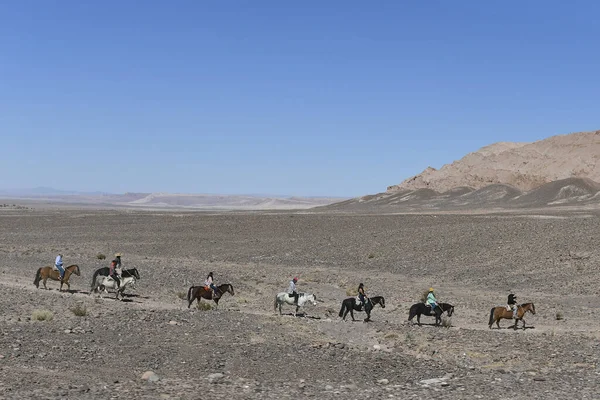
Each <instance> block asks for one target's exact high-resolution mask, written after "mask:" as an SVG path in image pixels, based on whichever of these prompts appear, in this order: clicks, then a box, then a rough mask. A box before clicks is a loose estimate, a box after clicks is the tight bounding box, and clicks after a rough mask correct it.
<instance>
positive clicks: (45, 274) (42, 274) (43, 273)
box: [33, 264, 81, 290]
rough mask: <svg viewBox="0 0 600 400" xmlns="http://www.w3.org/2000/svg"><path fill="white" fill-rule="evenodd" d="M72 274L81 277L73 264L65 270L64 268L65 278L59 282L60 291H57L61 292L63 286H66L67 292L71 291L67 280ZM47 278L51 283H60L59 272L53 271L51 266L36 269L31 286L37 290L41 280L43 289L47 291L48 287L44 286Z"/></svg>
mask: <svg viewBox="0 0 600 400" xmlns="http://www.w3.org/2000/svg"><path fill="white" fill-rule="evenodd" d="M72 274H75V275H77V276H80V275H81V274H80V272H79V266H78V265H75V264H73V265H69V266H68V267H67V268H65V276H64V277H63V280H62V281H61V282H60V289H58V290H62V287H63V284H66V285H67V290H71V285H70V284H69V278H70V277H71V275H72ZM48 278H50V279H52V280H53V281H60V272H58V271H55V270H54V269H53V267H51V266H48V267H42V268H38V270H37V272H36V273H35V279H34V281H33V284H34V285H35V287H36V288H39V287H40V281H41V280H43V283H44V289H48V287H47V286H46V281H47V280H48Z"/></svg>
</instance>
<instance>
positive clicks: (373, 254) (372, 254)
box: [367, 253, 375, 258]
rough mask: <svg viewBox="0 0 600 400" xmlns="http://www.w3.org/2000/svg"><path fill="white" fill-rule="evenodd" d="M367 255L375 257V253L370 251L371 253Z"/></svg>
mask: <svg viewBox="0 0 600 400" xmlns="http://www.w3.org/2000/svg"><path fill="white" fill-rule="evenodd" d="M367 257H369V258H375V253H369V255H368V256H367Z"/></svg>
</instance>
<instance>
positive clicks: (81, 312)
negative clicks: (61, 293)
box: [71, 304, 88, 317]
mask: <svg viewBox="0 0 600 400" xmlns="http://www.w3.org/2000/svg"><path fill="white" fill-rule="evenodd" d="M71 312H72V313H73V314H75V315H76V316H78V317H85V316H86V315H87V313H88V312H87V308H86V307H85V305H83V304H77V305H76V306H75V307H73V308H71Z"/></svg>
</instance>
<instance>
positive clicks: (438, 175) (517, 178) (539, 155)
mask: <svg viewBox="0 0 600 400" xmlns="http://www.w3.org/2000/svg"><path fill="white" fill-rule="evenodd" d="M567 178H589V179H592V180H594V181H597V182H600V131H594V132H580V133H572V134H568V135H558V136H552V137H550V138H547V139H544V140H540V141H537V142H533V143H495V144H492V145H490V146H486V147H483V148H481V149H479V150H478V151H476V152H473V153H470V154H467V155H466V156H465V157H463V158H462V159H460V160H458V161H455V162H453V163H452V164H446V165H444V166H443V167H442V168H440V169H439V170H436V169H435V168H431V167H429V168H427V169H425V170H424V171H423V172H421V173H420V174H418V175H416V176H413V177H411V178H408V179H406V180H405V181H404V182H402V183H400V184H398V185H393V186H390V187H388V192H399V191H403V190H417V189H424V188H427V189H431V190H434V191H436V192H446V191H448V190H451V189H453V188H456V187H461V186H464V187H470V188H473V189H481V188H483V187H486V186H488V185H492V184H503V185H510V186H513V187H514V188H516V189H519V190H521V191H529V190H532V189H535V188H537V187H539V186H541V185H544V184H546V183H549V182H554V181H557V180H561V179H567Z"/></svg>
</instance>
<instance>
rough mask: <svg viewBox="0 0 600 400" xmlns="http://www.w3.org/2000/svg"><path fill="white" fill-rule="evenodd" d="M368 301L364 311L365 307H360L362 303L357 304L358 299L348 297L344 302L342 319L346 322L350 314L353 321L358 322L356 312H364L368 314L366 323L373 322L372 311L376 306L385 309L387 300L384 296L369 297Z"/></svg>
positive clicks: (341, 312)
mask: <svg viewBox="0 0 600 400" xmlns="http://www.w3.org/2000/svg"><path fill="white" fill-rule="evenodd" d="M367 300H368V301H367V302H366V304H365V309H364V310H363V307H362V306H361V305H360V303H359V304H357V303H356V297H348V298H347V299H346V300H344V301H342V308H341V309H340V317H342V319H343V320H344V321H345V320H346V315H348V312H350V315H351V316H352V321H356V320H355V319H354V311H364V312H366V313H367V318H365V322H368V321H370V320H371V310H372V309H373V307H374V306H375V304H379V305H380V306H381V308H385V299H384V298H383V296H374V297H369V298H368V299H367Z"/></svg>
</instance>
